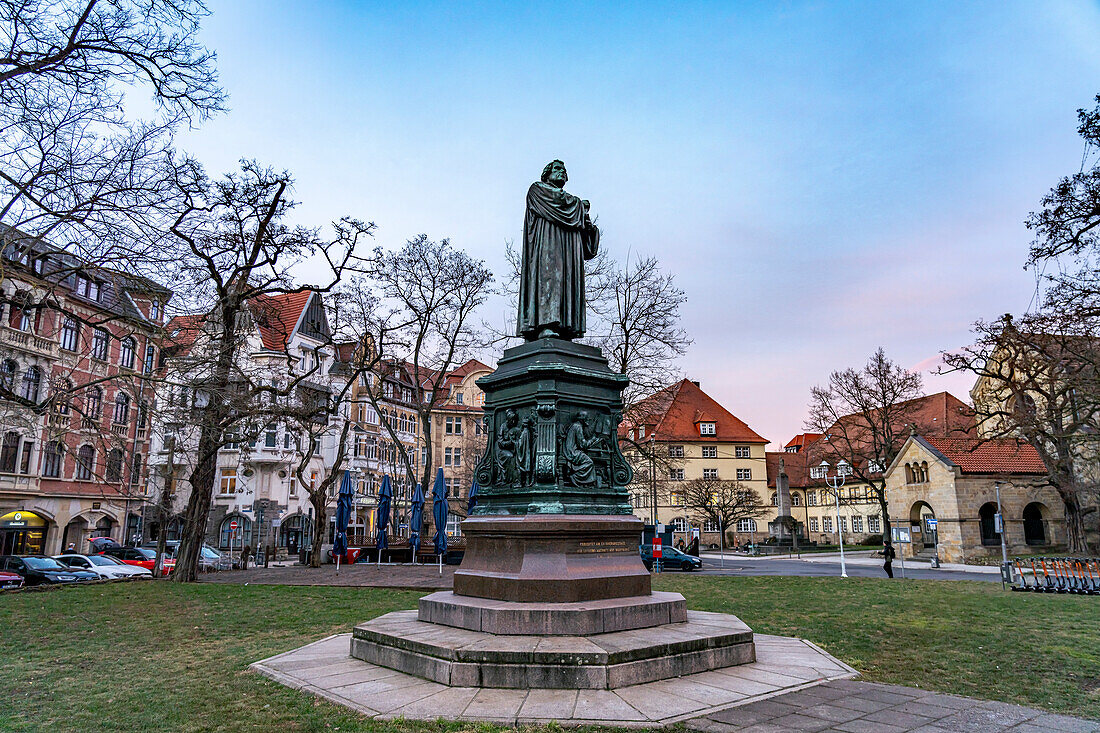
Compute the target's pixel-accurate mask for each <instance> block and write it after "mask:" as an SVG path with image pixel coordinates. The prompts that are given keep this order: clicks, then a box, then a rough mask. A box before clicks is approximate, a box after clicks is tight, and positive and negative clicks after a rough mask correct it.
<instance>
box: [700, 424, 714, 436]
mask: <svg viewBox="0 0 1100 733" xmlns="http://www.w3.org/2000/svg"><path fill="white" fill-rule="evenodd" d="M699 435H717V432H716V431H715V429H714V423H712V422H701V423H699Z"/></svg>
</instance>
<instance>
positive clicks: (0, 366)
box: [0, 359, 19, 392]
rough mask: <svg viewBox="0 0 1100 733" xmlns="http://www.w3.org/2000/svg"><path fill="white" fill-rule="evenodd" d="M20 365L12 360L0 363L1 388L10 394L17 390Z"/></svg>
mask: <svg viewBox="0 0 1100 733" xmlns="http://www.w3.org/2000/svg"><path fill="white" fill-rule="evenodd" d="M18 369H19V365H18V364H16V363H15V361H13V360H12V359H5V360H4V361H3V363H0V388H2V389H4V390H7V391H9V392H11V391H14V390H15V372H16V371H17V370H18Z"/></svg>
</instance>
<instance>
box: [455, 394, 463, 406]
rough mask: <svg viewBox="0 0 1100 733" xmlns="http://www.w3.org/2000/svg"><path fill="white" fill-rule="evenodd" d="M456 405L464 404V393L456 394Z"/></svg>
mask: <svg viewBox="0 0 1100 733" xmlns="http://www.w3.org/2000/svg"><path fill="white" fill-rule="evenodd" d="M455 403H456V404H459V405H461V404H462V393H461V392H455Z"/></svg>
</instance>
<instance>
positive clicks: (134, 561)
mask: <svg viewBox="0 0 1100 733" xmlns="http://www.w3.org/2000/svg"><path fill="white" fill-rule="evenodd" d="M97 554H99V555H108V556H110V557H113V558H116V559H118V560H121V561H122V562H124V563H126V564H127V565H136V566H138V567H139V568H145V569H146V570H152V569H153V568H154V567H155V566H156V564H157V553H156V551H154V550H150V549H149V548H147V547H108V548H107V549H106V550H104V551H103V552H100V553H97ZM161 565H162V569H161V575H168V574H169V573H171V572H172V568H174V567H175V566H176V561H175V559H174V558H171V557H168V556H164V557H162V558H161Z"/></svg>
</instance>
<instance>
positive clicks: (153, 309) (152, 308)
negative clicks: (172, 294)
mask: <svg viewBox="0 0 1100 733" xmlns="http://www.w3.org/2000/svg"><path fill="white" fill-rule="evenodd" d="M149 320H152V321H159V320H160V301H159V300H154V301H153V302H152V303H150V304H149Z"/></svg>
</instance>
